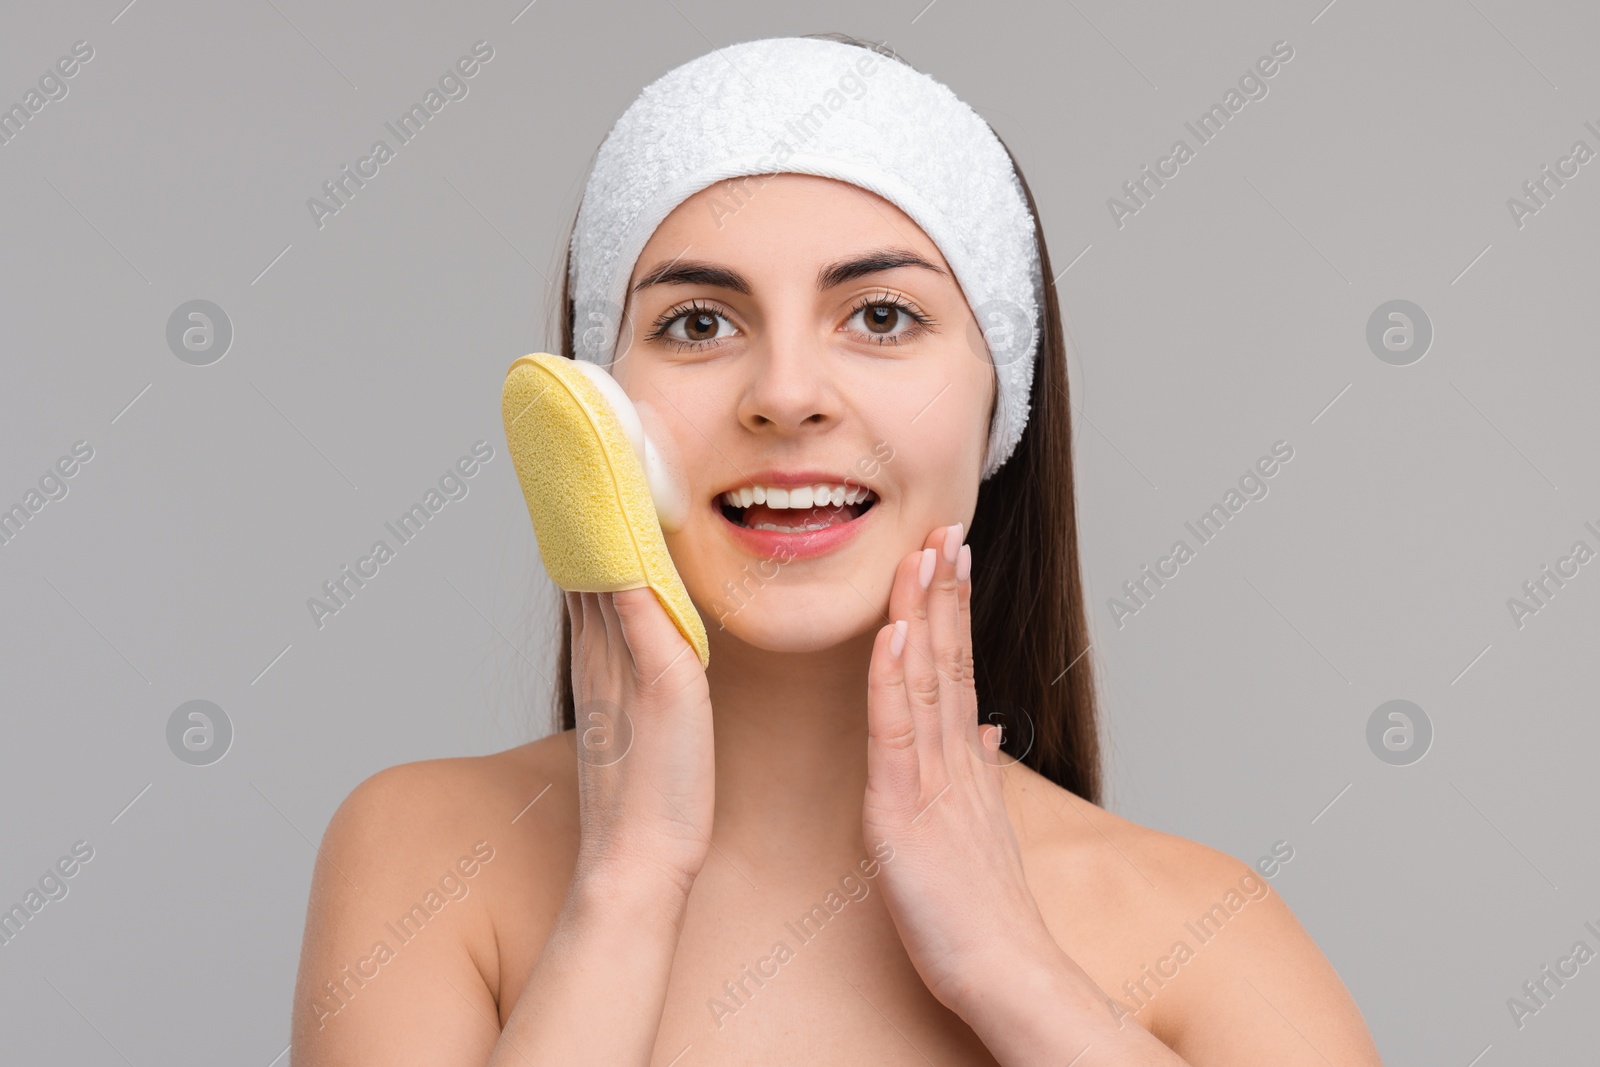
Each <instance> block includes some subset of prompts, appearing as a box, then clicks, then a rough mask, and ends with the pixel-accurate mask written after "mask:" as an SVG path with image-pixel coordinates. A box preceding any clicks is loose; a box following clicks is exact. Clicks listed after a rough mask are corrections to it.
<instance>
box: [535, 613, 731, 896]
mask: <svg viewBox="0 0 1600 1067" xmlns="http://www.w3.org/2000/svg"><path fill="white" fill-rule="evenodd" d="M565 596H566V598H567V611H568V613H569V615H570V616H571V619H572V694H573V707H574V712H575V716H574V722H575V725H576V738H575V740H576V743H577V755H578V811H579V818H580V825H581V839H580V843H579V847H578V861H577V866H576V869H575V871H574V876H573V877H574V882H575V883H577V884H578V885H579V886H580V888H584V889H592V890H594V891H596V892H597V893H598V894H599V895H600V896H602V897H611V896H612V895H613V893H615V892H624V891H625V892H628V893H630V894H636V893H637V892H639V891H643V892H645V893H647V894H649V893H661V894H665V895H667V898H668V902H669V903H670V904H672V905H675V906H677V907H681V906H682V904H683V903H684V902H686V901H687V898H688V894H689V890H690V888H691V887H692V886H693V884H694V880H695V877H696V876H697V875H698V874H699V873H700V868H701V866H702V865H703V864H704V863H705V858H706V853H707V850H708V849H709V847H710V843H711V819H712V807H713V800H714V796H715V794H714V778H715V774H714V761H713V753H712V730H711V691H710V687H709V685H708V684H707V682H706V672H705V669H704V668H703V667H702V666H701V665H700V658H699V657H698V656H696V655H695V652H694V649H693V647H692V646H690V644H689V643H688V642H687V641H686V640H684V638H683V635H682V634H680V633H679V632H678V628H677V626H676V625H674V624H673V622H672V619H671V618H670V617H669V616H668V615H667V613H666V610H665V609H664V608H663V607H662V606H661V603H660V601H658V600H657V599H656V595H655V593H654V592H652V591H651V590H650V589H648V588H642V589H628V590H623V591H621V592H616V593H572V592H568V593H566V594H565ZM673 894H679V896H677V897H673Z"/></svg>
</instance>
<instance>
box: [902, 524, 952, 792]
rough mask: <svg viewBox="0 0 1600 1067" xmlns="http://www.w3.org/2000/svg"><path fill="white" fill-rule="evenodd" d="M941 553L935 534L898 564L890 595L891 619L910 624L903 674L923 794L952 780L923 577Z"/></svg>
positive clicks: (929, 575)
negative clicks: (937, 546)
mask: <svg viewBox="0 0 1600 1067" xmlns="http://www.w3.org/2000/svg"><path fill="white" fill-rule="evenodd" d="M937 554H938V550H937V549H936V548H934V547H933V535H932V534H930V535H929V537H928V542H927V544H925V545H924V546H923V549H922V551H920V552H913V553H911V554H910V555H908V556H906V557H905V558H904V559H902V560H901V561H900V566H899V567H898V568H896V570H895V579H894V586H893V589H892V591H891V592H890V595H889V606H890V607H889V615H890V618H892V619H895V620H896V621H901V620H903V621H904V622H905V623H906V639H905V651H904V653H903V654H902V656H901V660H902V663H901V670H902V671H903V672H904V675H905V691H906V704H907V706H908V707H909V708H910V710H911V717H912V721H913V723H914V724H915V726H916V738H917V756H918V761H919V766H920V767H921V770H922V781H923V788H924V790H929V789H931V791H933V792H937V791H938V790H940V789H942V788H944V786H945V784H946V783H947V782H948V781H949V778H948V763H947V761H946V759H945V756H944V739H943V738H944V727H943V713H942V711H941V709H940V706H939V687H940V681H939V671H938V668H937V666H936V665H935V663H934V661H933V657H932V653H931V649H932V646H931V645H930V644H929V643H928V591H927V589H926V588H925V587H924V586H923V584H922V578H923V577H924V576H926V577H929V578H930V580H931V577H932V572H933V571H934V570H935V569H936V567H937V562H936V556H937Z"/></svg>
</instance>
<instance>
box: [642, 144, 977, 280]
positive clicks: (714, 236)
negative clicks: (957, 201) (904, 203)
mask: <svg viewBox="0 0 1600 1067" xmlns="http://www.w3.org/2000/svg"><path fill="white" fill-rule="evenodd" d="M891 247H892V248H899V249H906V250H909V251H912V252H915V253H916V254H917V255H919V256H920V257H921V258H923V259H925V260H927V261H929V262H930V263H933V264H935V265H937V266H938V267H939V268H940V269H941V270H942V271H943V272H944V275H945V277H946V278H951V279H953V275H952V274H951V271H950V266H949V264H948V263H946V262H945V259H944V256H943V254H942V253H941V252H940V250H939V247H938V245H936V244H934V242H933V240H932V239H931V238H929V237H928V235H927V234H926V233H924V232H923V230H922V228H921V227H920V226H918V225H917V223H916V222H915V221H913V220H912V219H911V217H910V216H908V215H906V213H905V212H903V211H902V210H901V209H900V208H899V207H898V206H897V205H895V204H894V203H892V202H891V201H889V200H886V199H884V198H883V197H881V196H879V195H878V194H876V193H874V192H872V191H871V190H868V189H863V188H861V187H860V186H857V185H851V184H850V183H848V182H842V181H837V180H835V179H832V178H822V177H817V176H815V175H809V174H787V173H785V174H774V175H751V176H749V177H747V178H730V179H725V180H723V181H720V182H717V183H715V184H713V185H710V186H707V187H706V188H704V189H701V190H700V191H699V192H697V193H695V194H694V195H693V196H691V197H689V198H688V199H686V200H684V201H683V202H682V203H681V204H679V205H678V206H677V207H676V208H674V209H673V210H672V212H671V213H670V214H668V216H667V217H666V218H665V219H664V220H663V221H662V223H661V225H660V226H658V227H657V228H656V231H655V232H654V233H653V234H652V235H651V236H650V239H649V240H648V241H646V242H645V246H644V248H643V250H642V251H641V252H640V254H639V259H638V261H637V262H636V263H635V264H634V269H633V273H632V276H631V277H630V279H629V287H630V289H631V288H632V287H633V286H634V285H636V284H637V283H638V282H639V281H640V279H641V278H642V277H644V276H645V275H646V274H647V273H650V272H653V271H655V270H657V269H658V268H660V267H662V266H664V265H666V264H667V263H669V262H671V261H674V260H679V259H693V260H696V261H708V262H716V263H721V264H725V265H728V266H740V265H743V266H741V270H742V269H743V267H749V268H750V269H752V270H756V271H763V272H766V273H769V274H771V273H779V272H781V273H783V274H784V275H789V274H792V273H793V272H794V271H795V270H803V271H806V272H808V273H810V272H815V271H817V270H819V269H821V268H823V267H824V266H825V265H827V264H831V263H835V262H838V261H839V260H841V259H844V258H848V257H850V256H852V255H858V254H864V253H867V252H870V251H876V250H880V249H885V248H891ZM931 279H932V276H931V275H930V280H931ZM951 284H954V283H953V280H952V282H951Z"/></svg>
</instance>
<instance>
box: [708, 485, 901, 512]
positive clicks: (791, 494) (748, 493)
mask: <svg viewBox="0 0 1600 1067" xmlns="http://www.w3.org/2000/svg"><path fill="white" fill-rule="evenodd" d="M871 495H872V490H870V489H868V488H867V487H866V486H861V485H848V486H847V485H827V484H819V485H799V486H795V487H794V488H792V489H783V488H778V487H775V486H766V485H747V486H745V487H744V488H742V489H730V490H728V491H727V492H726V493H723V494H722V502H723V503H725V504H728V505H730V506H732V507H736V508H747V507H749V506H750V505H751V504H765V505H766V506H767V507H769V508H812V507H823V506H825V505H829V504H831V505H833V506H834V507H838V506H839V505H841V504H857V503H860V502H861V501H863V500H866V499H867V498H868V497H870V496H871Z"/></svg>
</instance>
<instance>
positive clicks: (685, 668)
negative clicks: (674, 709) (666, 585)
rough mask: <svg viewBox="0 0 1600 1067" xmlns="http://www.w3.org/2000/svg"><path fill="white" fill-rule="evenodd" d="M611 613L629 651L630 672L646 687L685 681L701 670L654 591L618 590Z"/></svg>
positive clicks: (687, 643)
mask: <svg viewBox="0 0 1600 1067" xmlns="http://www.w3.org/2000/svg"><path fill="white" fill-rule="evenodd" d="M612 609H613V610H614V611H615V612H616V616H617V622H618V623H619V625H620V626H621V628H622V636H623V639H624V640H625V641H627V643H628V647H629V648H630V649H632V650H633V658H634V669H635V670H636V671H637V672H638V674H639V678H640V679H641V680H642V681H643V682H644V683H645V684H646V685H649V686H654V685H657V684H661V683H671V682H672V681H673V680H676V679H681V680H685V681H686V680H688V679H689V678H690V677H691V676H692V674H693V671H694V670H699V669H701V668H700V657H699V656H696V655H694V650H693V648H692V647H691V646H690V644H689V642H688V640H687V639H686V638H685V637H684V636H683V635H682V634H681V633H679V632H678V627H677V624H676V623H674V622H673V621H672V617H671V616H670V615H668V614H667V609H666V608H664V607H662V606H661V601H660V600H659V599H658V598H657V597H656V593H655V590H653V589H651V588H649V587H648V586H642V587H640V588H638V589H624V590H621V591H619V592H617V593H615V594H613V595H612ZM685 661H689V662H688V663H686V662H685ZM691 664H692V668H691ZM685 672H687V673H685Z"/></svg>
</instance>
